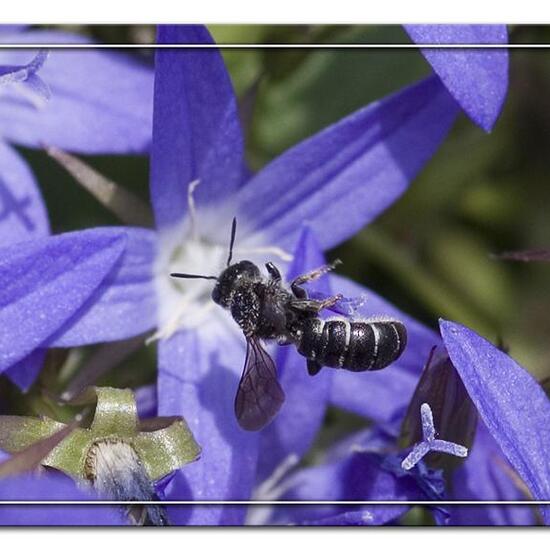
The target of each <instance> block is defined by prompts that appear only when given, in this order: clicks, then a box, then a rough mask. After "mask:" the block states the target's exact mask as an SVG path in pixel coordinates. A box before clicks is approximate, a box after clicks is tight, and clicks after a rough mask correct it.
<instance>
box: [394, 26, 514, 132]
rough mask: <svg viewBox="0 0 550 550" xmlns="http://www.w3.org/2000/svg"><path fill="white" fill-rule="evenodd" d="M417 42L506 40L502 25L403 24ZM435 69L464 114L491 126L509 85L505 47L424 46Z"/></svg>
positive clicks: (485, 125) (497, 41) (485, 128)
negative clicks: (451, 47) (442, 47)
mask: <svg viewBox="0 0 550 550" xmlns="http://www.w3.org/2000/svg"><path fill="white" fill-rule="evenodd" d="M405 29H406V31H407V32H408V33H409V36H410V37H411V38H412V39H413V40H414V41H415V42H416V43H417V44H503V45H504V44H507V43H508V33H507V31H506V26H505V25H405ZM422 53H423V54H424V57H425V58H426V59H427V60H428V62H429V63H430V65H431V66H432V68H433V70H434V71H435V73H436V74H437V75H438V76H439V78H441V81H442V82H443V84H444V85H445V87H446V88H447V90H449V92H450V93H451V95H452V96H453V97H454V98H455V99H456V101H457V102H458V103H459V105H460V106H461V107H462V109H464V111H465V112H466V114H467V115H468V116H469V117H470V118H471V119H472V120H473V121H474V122H475V123H476V124H477V125H478V126H480V127H481V128H483V129H484V130H485V131H486V132H489V131H491V129H492V128H493V126H494V124H495V122H496V120H497V118H498V116H499V114H500V111H501V109H502V105H503V103H504V99H505V98H506V92H507V89H508V50H507V49H506V48H502V49H500V48H498V49H464V48H463V49H460V48H453V49H438V48H423V49H422Z"/></svg>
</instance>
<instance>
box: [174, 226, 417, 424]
mask: <svg viewBox="0 0 550 550" xmlns="http://www.w3.org/2000/svg"><path fill="white" fill-rule="evenodd" d="M236 229H237V222H236V219H233V225H232V228H231V240H230V244H229V256H228V258H227V267H226V268H225V269H224V270H223V271H222V273H221V274H220V275H219V276H218V277H214V276H208V275H191V274H188V273H171V276H172V277H180V278H184V279H212V280H215V281H216V284H215V286H214V290H213V291H212V299H213V300H214V302H216V303H217V304H219V305H220V306H222V307H223V308H225V309H228V310H229V311H230V312H231V315H232V317H233V319H234V320H235V321H236V322H237V324H238V325H239V327H240V328H241V329H242V331H243V333H244V336H245V338H246V343H247V348H246V359H245V365H244V370H243V374H242V377H241V380H240V383H239V388H238V390H237V395H236V397H235V415H236V417H237V420H238V422H239V424H240V425H241V427H242V428H244V429H245V430H259V429H261V428H263V427H264V426H265V425H266V424H267V423H268V422H270V421H271V420H272V419H273V417H274V416H275V415H276V414H277V412H278V411H279V409H280V408H281V405H282V404H283V401H284V399H285V396H284V392H283V390H282V388H281V386H280V385H279V382H278V381H277V369H276V367H275V363H274V362H273V360H272V359H271V357H270V356H269V354H268V353H267V352H266V351H265V349H264V348H263V347H262V344H261V340H275V341H276V342H277V343H278V344H279V345H289V344H293V345H295V346H296V349H297V350H298V352H299V353H300V354H301V355H303V356H304V357H305V358H306V359H307V368H308V372H309V374H311V375H314V374H317V373H318V372H319V370H320V369H321V367H322V366H327V367H333V368H343V369H346V370H350V371H355V372H358V371H365V370H378V369H383V368H384V367H387V366H388V365H389V364H390V363H392V362H393V361H395V360H396V359H397V358H398V357H399V356H400V355H401V353H402V352H403V350H404V349H405V345H406V342H407V333H406V330H405V326H404V325H403V324H402V323H400V322H399V321H396V320H393V319H386V320H369V321H350V320H348V319H346V318H345V317H336V318H331V319H321V318H319V313H320V312H321V311H322V310H323V309H331V308H334V306H335V305H336V304H337V302H338V301H340V300H341V299H342V295H340V294H338V295H335V296H329V297H326V298H324V299H320V300H316V299H311V298H310V297H308V294H307V292H306V290H305V289H304V288H303V287H302V285H303V284H305V283H307V282H309V281H313V280H315V279H317V278H319V277H321V276H322V275H324V274H325V273H327V272H328V271H330V270H331V269H333V268H334V267H335V265H336V264H337V263H338V262H335V263H334V264H332V265H326V266H322V267H320V268H318V269H315V270H313V271H311V272H309V273H306V274H304V275H300V276H299V277H297V278H296V279H294V280H293V281H292V282H291V283H290V289H287V288H285V287H284V286H283V284H282V277H281V274H280V272H279V270H278V269H277V267H276V266H275V265H274V264H273V263H271V262H268V263H267V264H266V265H265V267H266V269H267V272H268V274H269V277H267V278H266V277H264V276H262V274H261V273H260V270H259V268H258V266H257V265H255V264H254V263H252V262H250V261H248V260H243V261H241V262H237V263H235V264H232V263H231V259H232V256H233V245H234V243H235V234H236Z"/></svg>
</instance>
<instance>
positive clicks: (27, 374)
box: [4, 348, 46, 392]
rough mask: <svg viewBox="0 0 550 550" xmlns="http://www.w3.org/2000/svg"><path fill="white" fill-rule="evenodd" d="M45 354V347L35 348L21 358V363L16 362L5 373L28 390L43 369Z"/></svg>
mask: <svg viewBox="0 0 550 550" xmlns="http://www.w3.org/2000/svg"><path fill="white" fill-rule="evenodd" d="M45 356H46V350H45V349H42V348H38V349H35V350H34V351H33V352H32V353H30V354H29V355H27V357H25V358H24V359H21V361H19V363H16V364H15V365H13V366H12V367H10V368H9V369H8V370H6V372H5V373H4V374H5V375H6V376H7V377H8V378H9V379H10V380H11V381H12V382H13V383H14V384H16V385H17V386H19V388H20V389H21V390H22V391H25V392H26V391H27V390H28V389H29V388H30V387H31V386H32V385H33V382H34V381H35V380H36V377H37V376H38V374H39V372H40V370H41V369H42V366H43V365H44V358H45Z"/></svg>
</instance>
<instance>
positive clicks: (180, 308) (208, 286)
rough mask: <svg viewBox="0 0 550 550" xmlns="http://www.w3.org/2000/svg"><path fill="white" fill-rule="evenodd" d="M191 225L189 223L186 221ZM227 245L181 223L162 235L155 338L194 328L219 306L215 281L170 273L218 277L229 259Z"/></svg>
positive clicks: (214, 312)
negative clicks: (177, 277)
mask: <svg viewBox="0 0 550 550" xmlns="http://www.w3.org/2000/svg"><path fill="white" fill-rule="evenodd" d="M183 225H189V224H183ZM227 253H228V250H227V245H225V246H224V245H221V244H218V243H214V242H211V241H209V240H207V239H205V238H204V237H201V236H199V235H197V234H193V232H192V231H191V229H190V228H189V227H188V228H187V230H185V227H182V226H180V227H179V228H178V229H177V230H174V231H170V233H169V234H164V235H163V236H162V237H161V242H160V250H159V253H158V256H157V262H156V264H157V265H156V266H155V284H156V287H157V296H158V298H159V312H158V315H159V322H158V327H159V329H158V331H157V333H156V334H155V335H154V337H153V338H169V337H170V336H172V334H174V333H175V332H177V331H178V330H180V329H185V328H193V327H197V326H199V325H201V324H203V323H204V322H205V321H207V320H208V319H210V318H211V316H212V315H215V314H216V311H217V310H220V312H221V308H219V307H218V306H216V304H215V303H214V302H213V301H212V298H211V295H212V289H213V288H214V284H215V281H212V280H205V279H176V278H174V277H171V276H170V273H193V274H197V275H211V276H215V277H217V276H218V275H219V274H220V272H221V271H222V269H223V268H224V266H225V261H226V260H227Z"/></svg>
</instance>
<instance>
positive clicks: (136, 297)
mask: <svg viewBox="0 0 550 550" xmlns="http://www.w3.org/2000/svg"><path fill="white" fill-rule="evenodd" d="M118 231H119V233H120V234H123V235H125V236H126V249H125V251H124V253H123V255H122V258H121V259H120V261H119V262H118V264H117V266H116V268H115V269H113V270H112V272H111V273H109V275H108V276H107V277H106V278H105V280H104V281H103V282H102V284H101V286H99V287H98V288H97V290H96V291H95V292H94V294H93V295H92V296H91V297H90V299H89V300H88V301H87V303H86V305H85V307H83V308H82V309H81V310H80V311H79V312H78V315H76V316H75V317H73V319H72V320H71V324H70V325H69V326H68V327H67V328H66V329H64V330H63V331H60V332H59V333H58V334H56V335H55V336H54V339H53V340H52V341H51V342H50V346H52V347H71V346H82V345H85V344H93V343H96V342H111V341H113V340H123V339H126V338H131V337H132V336H136V335H137V334H143V333H144V332H147V331H148V330H151V329H152V328H154V327H155V326H156V322H157V305H156V296H155V289H154V286H153V263H154V259H155V254H156V234H155V233H154V232H153V231H151V230H149V229H142V228H138V227H120V228H119V229H118Z"/></svg>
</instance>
